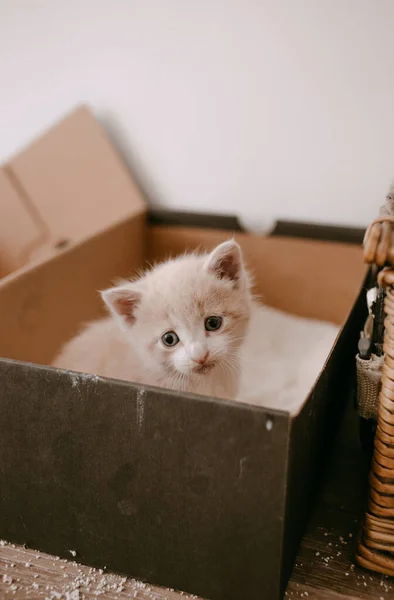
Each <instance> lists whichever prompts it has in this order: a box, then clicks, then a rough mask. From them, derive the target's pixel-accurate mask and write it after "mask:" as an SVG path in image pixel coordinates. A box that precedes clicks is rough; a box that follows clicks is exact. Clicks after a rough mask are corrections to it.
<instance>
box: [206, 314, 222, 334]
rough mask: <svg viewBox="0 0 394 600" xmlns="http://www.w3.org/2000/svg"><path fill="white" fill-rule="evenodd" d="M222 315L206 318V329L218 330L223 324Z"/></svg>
mask: <svg viewBox="0 0 394 600" xmlns="http://www.w3.org/2000/svg"><path fill="white" fill-rule="evenodd" d="M222 322H223V319H222V317H208V319H205V329H206V330H207V331H217V330H218V329H220V328H221V326H222Z"/></svg>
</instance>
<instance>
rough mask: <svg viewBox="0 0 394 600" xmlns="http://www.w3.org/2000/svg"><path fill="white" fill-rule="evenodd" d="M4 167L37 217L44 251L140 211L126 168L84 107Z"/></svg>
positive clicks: (138, 195) (141, 202) (142, 204)
mask: <svg viewBox="0 0 394 600" xmlns="http://www.w3.org/2000/svg"><path fill="white" fill-rule="evenodd" d="M7 169H8V170H9V172H10V174H11V175H12V176H13V177H14V178H15V180H16V181H17V182H18V184H19V185H20V188H21V190H22V191H23V193H24V196H25V198H26V199H28V201H29V202H30V203H31V205H32V206H33V209H34V211H35V212H36V213H37V214H38V215H39V217H40V219H41V221H42V226H43V228H44V229H45V232H46V236H47V239H46V243H45V252H47V251H51V250H53V247H59V246H63V245H64V244H65V243H69V242H78V241H81V240H83V239H85V238H86V237H89V236H91V235H94V234H95V233H97V232H98V231H101V230H102V229H104V228H107V227H110V226H111V225H113V224H114V223H117V222H119V221H121V220H123V219H124V218H127V217H130V216H133V215H134V214H137V213H140V212H142V211H144V210H145V202H144V200H143V198H142V195H141V193H140V192H139V190H138V189H137V186H136V185H135V183H134V182H133V180H132V177H131V175H130V173H129V172H128V169H127V167H126V166H125V164H124V163H123V161H122V159H121V158H120V156H119V154H118V153H117V151H116V150H115V149H114V147H113V145H112V144H111V142H110V141H109V139H108V138H107V136H106V134H105V133H104V131H103V129H102V127H101V126H100V125H99V123H98V122H97V121H96V119H95V118H94V117H93V116H92V114H91V113H90V111H89V110H88V109H87V108H86V107H81V108H78V109H77V110H75V111H74V112H73V113H72V114H71V115H70V116H68V117H66V118H65V119H64V120H63V121H61V122H60V123H59V124H58V125H56V126H55V127H53V128H52V129H50V130H49V131H48V132H47V133H46V134H44V135H43V136H42V137H41V138H39V139H38V140H37V141H35V142H34V143H33V144H32V145H31V146H29V147H28V148H27V149H26V150H25V151H23V152H22V153H20V154H19V155H17V156H16V157H15V158H13V159H12V160H11V161H10V162H9V164H8V165H7ZM19 235H20V237H21V238H23V237H24V232H23V231H20V232H19Z"/></svg>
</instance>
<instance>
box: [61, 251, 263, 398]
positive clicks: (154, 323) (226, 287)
mask: <svg viewBox="0 0 394 600" xmlns="http://www.w3.org/2000/svg"><path fill="white" fill-rule="evenodd" d="M102 298H103V300H104V302H105V303H106V305H107V307H108V309H109V311H110V316H109V317H107V318H106V319H103V320H100V321H95V322H93V323H90V324H89V325H88V326H87V327H86V329H85V330H84V331H82V333H80V334H79V335H78V336H77V337H75V338H73V339H72V340H71V341H70V342H68V343H67V344H66V346H65V347H64V348H63V349H62V351H61V353H60V355H59V356H58V357H57V359H56V360H55V362H54V366H56V367H60V368H65V369H70V370H75V371H82V372H87V373H94V374H97V375H103V376H107V377H114V378H119V379H124V380H129V381H136V382H140V383H145V384H151V385H157V386H161V387H165V388H171V389H175V390H182V391H188V392H195V393H200V394H206V395H210V396H217V397H220V398H227V399H233V398H235V396H236V394H237V391H238V385H239V368H240V357H239V352H240V348H241V344H242V341H243V339H244V337H245V333H246V329H247V324H248V320H249V316H250V311H251V304H252V301H251V294H250V285H249V278H248V275H247V273H246V271H245V268H244V265H243V260H242V254H241V249H240V247H239V246H238V244H237V243H236V242H235V241H234V240H230V241H227V242H224V243H223V244H220V245H219V246H217V247H216V248H215V249H214V250H213V251H212V252H211V253H210V254H209V255H197V254H190V255H186V256H183V257H180V258H177V259H175V260H170V261H167V262H165V263H162V264H160V265H158V266H156V267H154V268H153V269H152V270H151V271H148V272H147V273H145V274H144V275H143V276H142V277H141V278H140V279H138V280H136V281H131V282H124V283H122V284H120V285H118V286H117V287H113V288H110V289H108V290H106V291H104V292H102Z"/></svg>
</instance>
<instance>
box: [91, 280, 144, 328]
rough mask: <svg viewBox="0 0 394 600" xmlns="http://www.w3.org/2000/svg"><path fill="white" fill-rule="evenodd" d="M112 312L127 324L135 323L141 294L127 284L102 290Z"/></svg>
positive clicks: (102, 294)
mask: <svg viewBox="0 0 394 600" xmlns="http://www.w3.org/2000/svg"><path fill="white" fill-rule="evenodd" d="M101 297H102V299H103V300H104V302H105V304H106V305H107V307H108V308H109V310H110V312H111V313H112V314H113V315H114V316H115V317H116V318H118V319H120V320H121V322H122V323H123V324H125V325H133V323H135V311H136V309H137V308H138V306H139V304H140V302H141V294H140V293H139V292H137V291H136V290H133V289H132V288H130V287H127V286H121V287H113V288H109V289H108V290H105V291H104V292H101Z"/></svg>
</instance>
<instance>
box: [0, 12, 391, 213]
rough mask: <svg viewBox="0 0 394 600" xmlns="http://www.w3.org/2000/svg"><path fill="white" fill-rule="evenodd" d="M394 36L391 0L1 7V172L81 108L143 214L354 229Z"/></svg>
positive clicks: (378, 175) (381, 163) (368, 177)
mask: <svg viewBox="0 0 394 600" xmlns="http://www.w3.org/2000/svg"><path fill="white" fill-rule="evenodd" d="M393 26H394V1H393V0H67V1H65V0H62V1H61V0H0V160H4V159H6V158H7V157H8V156H9V155H10V154H12V153H14V152H15V151H16V150H19V149H20V147H21V146H22V145H25V144H26V142H27V141H29V140H30V139H31V138H32V137H33V136H35V135H36V134H37V133H39V132H40V131H41V130H42V128H44V127H47V126H48V125H49V124H51V123H52V122H53V121H54V120H56V119H58V118H59V117H61V116H63V114H64V113H67V112H68V111H69V110H70V109H71V108H73V107H74V106H75V105H76V104H79V103H81V102H85V103H88V104H90V105H91V106H92V107H93V108H94V111H95V113H96V114H97V116H98V117H100V118H101V119H103V121H105V123H106V124H108V126H109V127H110V128H111V130H112V132H113V134H114V135H115V137H116V138H117V140H118V143H119V145H120V147H121V148H122V150H123V151H124V152H125V153H126V156H127V160H128V162H129V163H130V164H131V165H133V167H134V169H135V170H136V171H137V174H138V175H139V178H140V180H141V182H142V183H143V187H144V188H145V192H147V193H148V195H149V196H150V197H151V198H152V200H154V201H155V202H158V203H162V204H164V205H167V206H170V207H177V208H178V207H181V208H185V209H198V210H207V209H209V210H215V211H221V212H225V211H230V212H231V211H232V212H236V211H242V213H243V214H244V215H248V216H249V217H250V216H253V215H259V216H260V217H261V218H271V217H287V218H295V219H303V220H308V221H311V220H312V221H330V222H336V223H351V224H366V223H368V221H369V220H370V219H371V218H372V217H373V216H374V215H375V213H376V212H377V209H378V206H379V204H380V203H381V201H382V200H383V199H384V195H385V192H386V189H387V186H388V184H389V182H390V180H391V178H392V176H394V35H393Z"/></svg>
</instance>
